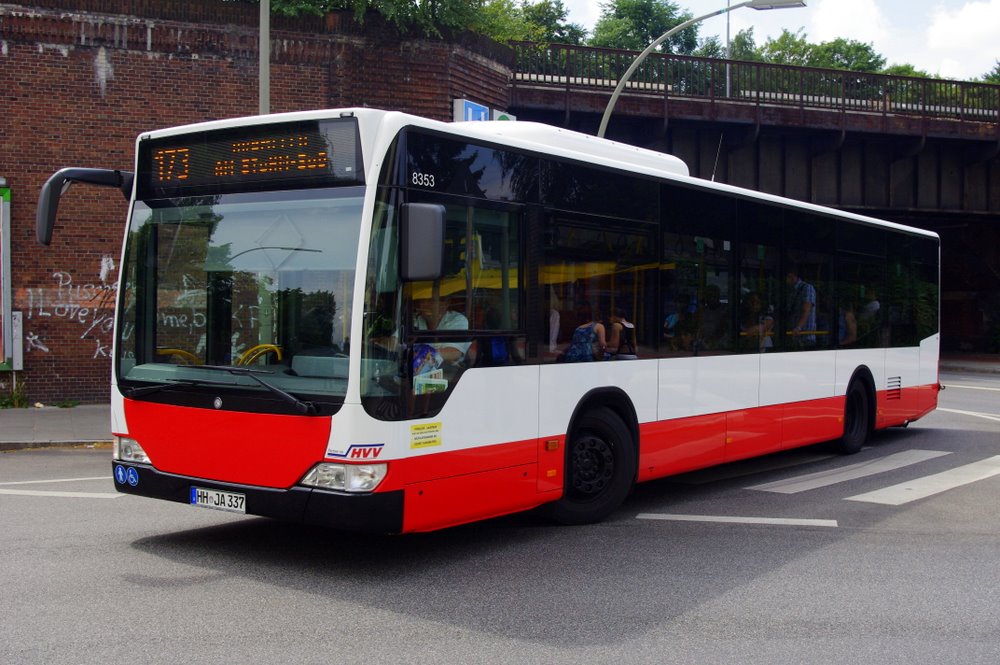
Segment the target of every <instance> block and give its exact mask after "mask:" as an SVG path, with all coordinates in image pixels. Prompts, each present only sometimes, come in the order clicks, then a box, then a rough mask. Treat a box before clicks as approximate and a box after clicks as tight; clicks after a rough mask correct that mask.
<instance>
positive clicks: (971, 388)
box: [944, 383, 1000, 393]
mask: <svg viewBox="0 0 1000 665" xmlns="http://www.w3.org/2000/svg"><path fill="white" fill-rule="evenodd" d="M944 387H945V388H962V389H964V390H989V391H990V392H996V393H1000V388H990V387H989V386H969V385H965V384H962V383H946V384H945V385H944Z"/></svg>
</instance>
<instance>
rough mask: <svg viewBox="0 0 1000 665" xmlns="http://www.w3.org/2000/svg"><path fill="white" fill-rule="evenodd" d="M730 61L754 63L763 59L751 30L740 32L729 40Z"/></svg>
mask: <svg viewBox="0 0 1000 665" xmlns="http://www.w3.org/2000/svg"><path fill="white" fill-rule="evenodd" d="M729 50H730V56H729V58H730V60H748V61H750V62H755V61H759V60H761V59H763V56H762V54H761V50H760V49H759V48H757V42H756V41H755V40H754V37H753V28H747V29H746V30H740V31H739V32H737V33H736V35H735V36H734V37H733V38H732V39H731V40H729Z"/></svg>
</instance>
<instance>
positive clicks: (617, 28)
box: [589, 0, 698, 54]
mask: <svg viewBox="0 0 1000 665" xmlns="http://www.w3.org/2000/svg"><path fill="white" fill-rule="evenodd" d="M691 18H692V15H691V14H688V13H686V12H682V11H681V9H680V7H679V6H678V5H677V4H676V3H674V2H671V1H670V0H611V1H610V2H608V3H607V4H605V5H602V7H601V18H600V19H598V21H597V23H596V24H595V25H594V36H593V37H592V38H591V39H590V42H589V44H590V46H605V47H609V48H619V49H629V50H633V51H642V50H643V49H645V48H646V47H647V46H649V44H651V43H652V42H654V41H656V40H657V39H658V38H659V37H660V36H661V35H663V34H664V33H665V32H667V31H668V30H670V29H672V28H674V27H676V26H678V25H680V24H681V23H683V22H684V21H687V20H689V19H691ZM697 46H698V30H697V27H696V26H691V27H690V28H686V29H684V30H682V31H681V32H679V33H677V34H676V35H673V36H672V37H671V38H670V39H668V40H667V41H666V42H664V43H663V44H661V45H660V51H661V52H663V53H678V54H690V53H693V52H694V50H695V48H696V47H697Z"/></svg>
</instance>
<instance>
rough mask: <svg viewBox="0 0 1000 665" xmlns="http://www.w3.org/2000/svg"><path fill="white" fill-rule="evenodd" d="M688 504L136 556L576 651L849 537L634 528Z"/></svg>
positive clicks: (258, 537) (213, 533) (163, 540)
mask: <svg viewBox="0 0 1000 665" xmlns="http://www.w3.org/2000/svg"><path fill="white" fill-rule="evenodd" d="M688 491H691V492H695V493H701V492H704V491H706V490H705V488H704V486H701V487H698V488H696V489H692V490H688ZM676 492H677V486H676V485H669V486H668V484H666V483H652V484H648V485H646V486H643V489H642V491H641V492H638V493H637V495H636V496H633V498H632V499H631V500H630V501H628V502H627V503H626V505H625V506H624V507H623V508H622V509H621V510H619V511H618V513H616V514H615V515H614V516H613V517H612V518H611V519H610V520H608V521H606V522H604V523H601V524H596V525H591V526H582V527H558V526H552V525H551V524H549V523H547V522H545V521H543V520H542V519H541V518H540V517H538V516H536V515H535V514H532V513H528V514H521V515H515V516H511V517H506V518H500V519H495V520H491V521H487V522H482V523H478V524H473V525H469V526H464V527H457V528H452V529H447V530H443V531H439V532H434V533H429V534H416V535H407V536H392V537H389V536H386V537H382V536H369V535H358V534H345V533H340V532H336V531H330V530H323V529H317V528H313V527H306V526H301V525H295V524H287V523H281V522H277V521H273V520H269V519H264V518H246V519H240V520H239V521H234V522H232V523H229V524H223V525H217V526H212V527H206V528H198V529H193V530H186V531H177V532H173V533H165V534H162V535H156V536H152V537H147V538H142V539H140V540H137V541H135V542H134V543H133V547H134V548H135V549H137V550H139V551H141V552H143V553H146V554H149V555H153V556H157V557H162V558H165V559H168V560H171V561H174V562H179V563H182V564H185V565H187V566H192V567H194V568H196V569H201V570H202V571H204V572H203V573H201V574H194V575H191V576H190V580H191V581H192V582H194V583H198V582H199V581H202V580H205V579H210V580H213V581H215V583H216V584H217V585H218V584H223V585H224V584H227V583H232V582H231V581H228V580H229V578H234V579H235V580H238V581H239V583H240V584H245V583H246V581H247V580H252V581H253V583H255V584H260V585H264V586H274V587H278V588H280V589H284V590H292V591H295V592H297V593H307V594H314V595H316V596H318V597H320V598H322V599H326V600H334V601H340V602H344V603H348V604H362V605H366V606H370V607H371V608H372V609H374V610H380V611H390V612H395V613H401V614H403V615H408V616H410V617H412V619H413V620H414V621H426V620H431V621H436V622H441V623H442V624H445V625H451V626H454V627H456V628H459V629H463V630H472V631H481V632H483V633H485V634H489V635H495V636H499V637H503V638H510V639H518V640H532V641H536V642H538V643H542V644H547V645H553V646H560V647H572V646H581V645H582V646H588V645H589V646H594V645H608V644H612V645H613V644H616V643H620V642H623V641H627V640H632V639H635V638H637V637H639V636H642V635H645V634H647V633H649V632H653V631H657V630H661V629H666V627H668V626H670V625H671V624H672V622H673V621H674V620H675V619H678V618H679V617H682V616H683V615H687V614H691V613H694V614H698V613H699V612H701V611H704V610H703V609H701V608H703V607H704V606H718V603H719V602H723V601H724V599H725V598H726V597H728V596H730V595H732V594H736V595H740V594H742V593H744V589H746V588H747V587H748V586H749V585H753V584H754V583H755V581H756V580H758V579H769V578H771V577H772V576H774V575H776V574H780V571H781V570H782V569H783V568H784V567H786V566H789V565H794V563H795V562H797V561H800V560H802V559H808V558H809V557H810V556H811V555H812V554H813V553H815V552H816V551H818V550H820V549H823V548H825V547H828V546H830V545H831V544H834V543H836V542H838V541H839V540H840V539H842V538H844V535H843V533H842V532H841V531H840V530H837V529H816V528H796V529H780V530H779V529H766V528H738V527H736V528H733V527H729V528H727V527H725V526H714V527H712V528H706V527H705V525H699V524H689V523H669V524H668V523H658V524H657V525H656V527H655V528H650V526H649V525H648V524H644V525H639V523H638V522H637V521H636V520H635V519H634V517H635V514H636V512H637V509H640V510H641V509H644V508H646V507H648V504H650V503H658V504H660V505H661V506H662V505H669V503H670V501H671V500H672V499H671V497H676ZM824 574H825V573H824ZM130 581H131V582H132V583H135V584H138V585H141V586H152V587H155V586H157V584H158V583H159V582H158V581H157V580H156V579H148V578H143V577H133V578H132V579H130ZM359 620H360V619H359Z"/></svg>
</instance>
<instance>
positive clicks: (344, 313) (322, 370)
mask: <svg viewBox="0 0 1000 665" xmlns="http://www.w3.org/2000/svg"><path fill="white" fill-rule="evenodd" d="M363 195H364V188H363V187H345V188H338V189H313V190H298V191H283V192H268V193H255V194H229V195H217V196H207V197H191V198H183V199H162V200H155V201H146V202H143V201H137V202H136V204H135V208H134V210H133V213H132V221H131V224H130V227H129V232H128V236H127V238H126V250H125V265H124V266H123V270H122V274H123V276H124V280H123V284H122V290H123V293H122V300H121V308H120V312H121V315H120V316H121V319H120V321H119V326H118V359H117V372H118V379H119V383H120V385H122V387H123V390H124V391H129V390H131V391H132V394H133V395H138V394H142V393H141V392H140V389H143V390H146V391H147V392H148V393H152V392H155V391H156V390H155V388H153V389H151V390H150V389H149V388H150V387H152V386H155V385H157V384H162V385H163V386H164V391H163V392H170V391H167V390H166V388H168V387H169V388H171V389H172V390H173V389H176V390H182V391H185V390H186V391H191V390H197V389H198V388H199V386H203V385H210V386H211V387H212V390H213V391H215V392H218V391H219V390H220V386H221V387H222V388H226V387H230V386H231V389H232V390H234V391H237V392H245V391H254V392H256V393H261V395H262V397H259V398H258V399H261V398H263V399H266V398H267V396H268V395H271V396H273V393H274V391H273V390H269V387H277V388H279V389H280V390H282V391H287V392H288V393H292V394H295V395H301V394H307V395H313V396H318V401H319V402H323V401H324V400H325V401H326V402H327V403H337V402H342V400H343V397H344V395H345V392H346V388H347V354H348V351H349V348H348V347H349V343H350V339H349V331H350V314H351V312H350V307H351V294H352V292H353V287H354V273H355V263H356V260H357V251H358V236H359V228H360V220H361V205H362V199H363ZM198 366H214V367H219V366H221V367H238V368H242V369H248V370H256V371H254V372H252V374H253V376H251V375H250V374H251V373H250V372H247V371H233V372H226V371H220V372H205V371H199V367H198ZM200 369H202V370H203V369H205V367H201V368H200ZM254 376H261V377H265V379H266V383H267V384H268V385H267V386H264V385H262V384H261V382H260V381H257V380H255V379H254ZM160 399H162V398H160Z"/></svg>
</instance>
